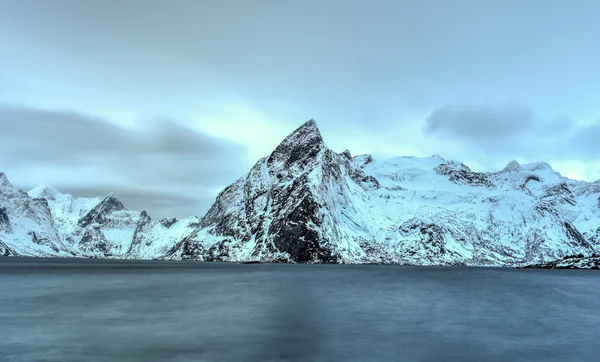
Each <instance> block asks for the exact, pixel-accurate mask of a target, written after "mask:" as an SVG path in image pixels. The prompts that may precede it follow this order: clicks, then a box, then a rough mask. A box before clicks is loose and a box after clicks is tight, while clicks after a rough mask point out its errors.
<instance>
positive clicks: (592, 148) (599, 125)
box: [571, 119, 600, 157]
mask: <svg viewBox="0 0 600 362" xmlns="http://www.w3.org/2000/svg"><path fill="white" fill-rule="evenodd" d="M571 143H572V144H573V146H574V147H576V148H577V149H578V150H579V151H580V152H582V153H583V154H588V155H590V156H594V157H598V156H600V119H599V120H597V121H596V122H595V123H593V124H590V125H586V126H583V127H581V128H580V129H578V130H577V132H575V134H574V135H573V137H572V142H571Z"/></svg>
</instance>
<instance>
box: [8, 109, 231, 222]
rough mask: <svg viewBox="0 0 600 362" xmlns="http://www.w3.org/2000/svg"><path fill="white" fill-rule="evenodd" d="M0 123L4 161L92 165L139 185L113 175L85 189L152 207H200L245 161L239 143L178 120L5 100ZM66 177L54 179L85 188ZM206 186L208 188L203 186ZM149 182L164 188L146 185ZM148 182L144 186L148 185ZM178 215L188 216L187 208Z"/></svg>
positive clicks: (12, 165)
mask: <svg viewBox="0 0 600 362" xmlns="http://www.w3.org/2000/svg"><path fill="white" fill-rule="evenodd" d="M0 129H2V132H1V133H0V145H1V146H0V148H1V152H0V165H2V166H3V167H7V168H18V167H20V165H28V166H31V165H34V166H41V167H44V166H48V167H51V168H52V167H57V168H73V169H75V168H76V167H85V166H93V167H96V168H99V169H100V170H103V171H104V172H105V173H106V174H112V175H117V176H118V177H121V178H124V180H125V181H126V182H127V183H128V184H134V185H139V188H136V189H132V188H131V187H130V186H124V185H119V184H115V183H112V184H107V185H103V186H101V187H98V186H96V187H95V189H94V191H97V193H91V191H92V190H91V189H89V188H88V190H87V191H88V192H87V193H86V194H85V196H99V195H104V194H106V193H107V192H110V191H114V192H116V193H117V194H118V195H122V197H123V201H124V202H126V203H127V201H131V203H132V204H133V205H134V206H137V207H140V208H147V209H148V210H149V211H153V209H154V208H155V207H159V206H161V205H162V207H163V208H169V209H171V210H175V209H176V208H177V205H181V207H182V208H184V209H185V210H188V211H191V210H192V209H193V207H194V205H196V210H197V211H196V212H195V213H197V214H198V213H200V211H202V210H204V209H206V207H207V205H206V203H207V202H208V200H210V198H211V196H213V195H212V194H208V193H209V192H210V191H207V190H209V189H210V188H211V187H214V186H215V185H220V184H228V183H230V182H232V181H234V180H235V178H236V176H240V175H238V174H237V173H239V172H240V169H241V167H240V161H239V159H240V157H239V155H240V152H241V151H242V149H241V147H240V146H238V145H236V144H234V143H231V142H227V141H223V140H219V139H217V138H214V137H212V136H209V135H206V134H202V133H199V132H197V131H195V130H192V129H190V128H187V127H184V126H181V125H179V124H178V123H176V122H174V121H168V120H159V121H147V122H145V124H144V125H142V126H137V127H135V128H133V127H122V126H118V125H115V124H113V123H110V122H107V121H105V120H102V119H99V118H95V117H92V116H89V115H85V114H81V113H75V112H68V111H48V110H40V109H32V108H25V107H8V106H0ZM9 176H10V175H9ZM73 177H74V178H81V179H85V183H86V184H89V183H90V180H89V178H90V177H86V175H80V174H78V175H75V174H74V175H73ZM38 182H39V180H31V184H29V185H22V186H23V187H32V186H35V184H36V183H38ZM82 182H83V181H82ZM65 184H67V183H65ZM68 184H69V185H70V186H68V187H67V188H66V189H65V188H64V187H62V186H63V185H60V184H58V185H56V184H55V185H52V186H55V187H57V188H59V189H61V191H65V192H74V191H77V193H79V194H82V193H81V189H79V188H78V187H73V186H72V183H70V182H69V183H68ZM97 185H102V182H101V181H100V182H98V183H97ZM127 187H129V188H127ZM109 188H112V189H109ZM202 188H204V192H205V193H206V194H204V195H203V194H198V193H199V190H202ZM78 189H79V191H78ZM151 189H154V190H161V191H147V190H151ZM142 190H146V191H145V193H144V192H142ZM144 200H145V201H144ZM209 203H210V202H209ZM130 207H131V206H130ZM131 208H133V207H131ZM159 213H160V214H161V215H163V212H161V211H159ZM177 216H182V212H181V210H180V211H178V212H177Z"/></svg>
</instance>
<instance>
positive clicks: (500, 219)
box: [0, 120, 600, 266]
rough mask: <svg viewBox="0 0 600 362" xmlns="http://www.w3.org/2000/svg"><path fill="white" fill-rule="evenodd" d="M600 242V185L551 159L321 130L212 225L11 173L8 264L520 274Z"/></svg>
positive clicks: (290, 146) (256, 175)
mask: <svg viewBox="0 0 600 362" xmlns="http://www.w3.org/2000/svg"><path fill="white" fill-rule="evenodd" d="M599 243H600V181H596V182H593V183H588V182H584V181H576V180H571V179H568V178H565V177H562V176H561V175H560V174H559V173H557V172H554V171H553V170H552V168H551V167H550V165H548V164H547V163H543V162H540V163H533V164H525V165H520V164H519V163H518V162H516V161H511V162H510V163H509V164H508V165H507V166H506V167H505V168H504V169H503V170H501V171H498V172H494V173H485V172H473V171H472V170H471V169H470V168H469V167H468V166H466V165H464V164H462V163H460V162H456V161H446V160H445V159H443V158H442V157H440V156H437V155H435V156H432V157H427V158H417V157H398V158H394V159H391V160H387V161H377V160H374V159H373V158H372V157H371V156H370V155H359V156H355V157H352V155H351V153H350V152H349V151H344V152H342V153H336V152H334V151H332V150H330V149H329V148H327V147H326V146H325V144H324V141H323V138H322V136H321V134H320V132H319V129H318V126H317V124H316V123H315V122H314V121H313V120H311V121H309V122H306V123H305V124H304V125H302V126H301V127H299V128H298V129H297V130H295V131H294V132H293V133H291V134H290V135H289V136H288V137H286V138H285V139H284V140H283V141H282V142H281V144H279V146H277V148H276V149H275V150H274V151H273V152H272V153H271V154H270V155H269V156H268V157H264V158H262V159H260V160H259V161H258V162H257V163H256V164H255V165H254V167H252V169H251V170H250V172H249V173H248V174H247V175H245V176H244V177H242V178H240V179H238V180H237V181H236V182H234V183H233V184H232V185H230V186H228V187H227V188H225V189H224V190H223V191H222V192H221V193H220V194H219V195H218V196H217V198H216V201H215V203H214V204H213V206H212V207H211V208H210V210H209V211H208V212H207V213H206V215H205V216H204V217H202V218H196V217H192V218H189V219H184V220H175V219H163V220H160V221H154V220H152V219H151V218H150V216H149V215H148V214H147V213H146V212H145V211H142V212H135V211H130V210H128V209H126V208H125V206H124V205H123V204H122V203H121V202H120V201H119V200H118V199H117V198H116V197H115V196H114V195H112V194H111V195H107V196H106V197H104V198H73V197H72V196H70V195H66V194H62V193H60V192H58V191H57V190H55V189H53V188H51V187H37V188H35V189H33V190H31V191H29V193H25V192H23V191H21V190H18V189H16V188H14V187H13V186H12V185H11V184H10V182H9V181H8V180H7V179H6V176H5V175H4V174H0V255H1V254H14V255H43V256H59V255H63V256H68V255H72V256H88V257H89V256H91V257H105V258H145V259H149V258H161V259H191V260H223V261H285V262H328V263H402V264H418V265H482V266H492V265H496V266H518V265H526V264H531V263H543V262H548V261H552V260H556V259H560V258H562V257H564V256H566V255H574V254H583V255H592V254H593V253H595V252H597V250H598V249H599V246H598V244H599Z"/></svg>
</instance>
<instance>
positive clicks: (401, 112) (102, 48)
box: [0, 0, 600, 217]
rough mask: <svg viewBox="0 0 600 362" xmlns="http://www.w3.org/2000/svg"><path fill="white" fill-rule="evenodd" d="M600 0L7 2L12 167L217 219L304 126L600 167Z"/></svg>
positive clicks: (16, 178) (1, 15)
mask: <svg viewBox="0 0 600 362" xmlns="http://www.w3.org/2000/svg"><path fill="white" fill-rule="evenodd" d="M598 14H600V2H598V1H595V0H588V1H584V0H573V1H565V0H562V1H559V0H545V1H541V0H529V1H521V0H520V1H516V0H435V1H434V0H419V1H417V0H411V1H409V0H390V1H387V0H379V1H368V0H364V1H363V0H360V1H352V0H344V1H341V0H335V1H327V0H320V1H315V0H304V1H278V0H257V1H242V0H238V1H234V0H220V1H212V0H204V1H197V0H172V1H166V0H163V1H156V0H104V1H79V0H52V1H43V0H35V1H33V0H0V129H1V130H2V132H0V148H1V149H0V151H1V152H0V171H4V172H6V173H7V175H8V176H9V178H10V179H11V181H13V183H15V184H16V185H18V186H21V187H24V188H29V187H32V186H34V185H37V184H51V185H53V186H55V187H57V188H58V189H59V190H61V191H65V192H71V193H74V194H76V195H88V196H91V195H96V194H105V193H107V192H109V191H115V192H116V193H117V195H119V196H121V198H122V199H123V201H124V203H125V204H126V205H127V206H128V207H130V208H133V209H148V210H149V211H150V213H151V215H156V216H157V217H162V216H166V215H173V216H186V215H189V214H193V213H195V214H198V215H202V214H203V213H204V211H205V210H206V209H207V208H208V206H209V205H210V203H211V202H212V200H213V199H214V197H215V195H216V193H217V192H218V191H219V190H220V189H221V188H222V187H223V186H226V185H227V184H229V183H230V182H232V181H234V180H235V179H236V178H238V177H239V176H241V175H243V174H244V173H245V172H247V170H248V169H249V168H250V167H251V165H252V164H253V163H254V162H255V161H256V160H257V159H258V158H260V157H261V156H264V155H266V154H268V153H269V152H270V151H271V150H272V149H273V148H274V147H275V146H276V145H277V143H278V142H279V141H280V140H281V139H282V138H283V137H285V135H286V134H288V133H289V132H291V131H292V130H293V129H294V128H295V127H297V126H298V125H300V124H301V123H303V122H304V121H306V120H308V119H309V118H315V119H316V120H317V123H318V124H319V127H320V129H321V131H322V134H323V137H324V139H325V141H326V143H327V144H328V145H329V146H330V147H331V148H333V149H334V150H336V151H342V150H344V149H346V148H348V149H349V150H350V151H351V152H352V153H353V154H359V153H371V154H373V155H374V156H375V157H376V158H381V159H384V158H389V157H393V156H403V155H415V156H429V155H432V154H440V155H442V156H443V157H445V158H448V159H456V160H460V161H463V162H465V163H466V164H468V165H469V166H471V167H472V168H473V169H476V170H484V171H495V170H499V169H501V168H502V167H503V166H504V165H505V164H507V163H508V162H509V161H510V160H512V159H517V160H518V161H519V162H535V161H547V162H548V163H550V164H551V165H552V166H553V167H554V168H555V170H557V171H559V172H561V173H562V174H564V175H567V176H569V177H573V178H578V179H585V180H588V181H593V180H596V179H598V178H600V163H599V162H597V160H598V159H599V157H600V145H598V140H599V139H600V122H599V120H600V65H598V58H599V57H600V41H598V38H599V37H600V23H599V22H598V21H597V17H598Z"/></svg>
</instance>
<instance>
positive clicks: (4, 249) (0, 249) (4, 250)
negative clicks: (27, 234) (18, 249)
mask: <svg viewBox="0 0 600 362" xmlns="http://www.w3.org/2000/svg"><path fill="white" fill-rule="evenodd" d="M0 256H17V254H16V253H15V252H14V251H12V250H11V249H10V248H9V247H8V246H6V244H4V243H3V242H2V240H0Z"/></svg>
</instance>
